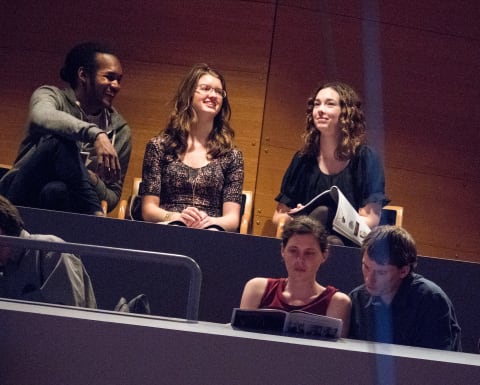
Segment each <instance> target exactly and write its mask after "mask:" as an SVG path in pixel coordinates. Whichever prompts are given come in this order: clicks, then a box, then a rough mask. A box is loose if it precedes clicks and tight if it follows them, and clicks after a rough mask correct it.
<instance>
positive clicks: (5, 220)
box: [0, 195, 25, 237]
mask: <svg viewBox="0 0 480 385" xmlns="http://www.w3.org/2000/svg"><path fill="white" fill-rule="evenodd" d="M0 228H1V229H2V230H3V233H4V235H9V236H11V237H18V236H19V235H20V233H21V232H22V230H23V229H24V228H25V226H24V224H23V220H22V218H21V217H20V213H19V212H18V210H17V208H16V207H15V206H14V205H13V204H11V203H10V201H9V200H8V199H7V198H5V197H4V196H2V195H0Z"/></svg>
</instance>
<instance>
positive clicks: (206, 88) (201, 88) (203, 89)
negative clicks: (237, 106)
mask: <svg viewBox="0 0 480 385" xmlns="http://www.w3.org/2000/svg"><path fill="white" fill-rule="evenodd" d="M197 91H198V92H199V93H201V94H203V95H208V94H209V93H210V91H213V92H215V95H217V96H218V97H221V98H225V97H226V96H227V91H225V90H222V89H221V88H215V87H212V86H210V85H208V84H199V85H198V87H197Z"/></svg>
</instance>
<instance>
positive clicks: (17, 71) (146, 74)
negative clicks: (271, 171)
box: [0, 0, 274, 215]
mask: <svg viewBox="0 0 480 385" xmlns="http://www.w3.org/2000/svg"><path fill="white" fill-rule="evenodd" d="M113 5H114V6H113ZM273 16H274V4H273V2H272V1H224V2H222V5H221V6H219V4H218V2H216V1H213V0H211V1H176V0H171V1H161V2H155V1H147V2H142V3H135V2H129V1H117V2H115V3H112V2H111V1H105V0H103V1H87V2H84V3H82V4H79V5H76V4H73V3H72V4H70V3H69V4H63V3H58V4H51V6H50V7H45V6H44V5H43V4H41V3H30V2H26V1H24V0H20V1H19V2H17V3H15V4H13V3H9V4H7V5H6V8H4V11H3V13H2V16H0V22H1V24H2V35H1V36H2V37H3V39H2V40H1V41H2V43H1V46H0V50H1V52H2V57H3V56H7V57H8V59H7V60H3V61H2V62H0V71H1V73H2V74H8V75H7V76H8V77H3V76H2V78H1V80H0V85H1V86H2V90H4V92H2V95H1V96H0V101H1V100H2V99H5V100H6V101H7V102H6V103H2V107H1V108H0V114H1V115H0V117H3V118H4V119H2V122H3V125H2V128H1V135H2V144H1V145H2V147H3V145H4V144H5V145H7V144H8V148H5V151H2V159H1V160H2V162H4V163H11V162H12V161H13V159H14V157H15V155H16V151H17V148H18V143H19V142H20V140H21V138H22V136H23V124H24V121H25V119H26V116H27V111H28V105H27V104H28V98H29V97H30V94H31V92H32V91H33V90H34V89H35V88H36V87H37V86H38V85H41V84H44V83H51V84H57V85H60V86H62V83H61V82H60V80H59V79H58V71H59V68H60V67H61V65H62V62H63V58H64V55H65V53H66V52H67V51H68V49H70V48H71V46H73V45H74V44H76V43H77V42H79V41H85V40H90V39H93V40H101V41H107V42H110V43H111V44H112V45H113V46H114V47H115V48H116V49H117V51H118V53H119V57H120V60H121V62H122V66H123V69H124V75H125V76H124V81H123V83H122V91H121V93H120V94H119V95H118V97H117V99H116V101H115V106H116V107H117V108H118V110H119V111H120V112H121V113H122V115H123V116H124V117H125V118H126V119H127V121H128V122H129V124H130V126H131V128H132V130H133V152H132V159H131V163H130V166H129V170H128V174H127V178H126V181H125V188H124V191H123V197H124V198H126V197H127V196H128V195H129V192H130V189H131V188H130V186H131V184H132V180H133V177H135V176H140V175H141V165H142V160H143V154H144V150H145V145H146V143H147V141H148V139H150V138H151V137H152V136H154V135H156V134H157V133H158V132H159V131H160V129H162V128H163V127H164V125H165V123H166V119H167V117H168V114H169V106H170V100H171V98H172V97H173V94H174V92H175V90H176V87H177V86H178V83H179V81H180V79H181V78H182V76H183V75H184V74H185V73H186V72H187V71H188V70H189V68H190V67H191V66H192V65H193V64H194V63H198V62H207V63H209V64H211V65H214V66H215V67H217V68H218V69H219V70H220V71H221V72H222V73H223V74H224V75H225V77H226V80H227V90H228V95H229V100H230V103H231V106H232V125H233V127H234V129H235V131H236V142H237V145H238V146H239V147H240V149H241V150H242V151H243V152H244V157H245V170H246V175H245V189H251V190H253V189H254V187H255V183H256V171H257V167H258V151H259V143H260V135H261V126H262V119H263V104H264V99H265V90H266V81H267V70H268V62H269V53H270V46H271V36H272V28H273V27H272V26H273ZM3 27H5V28H3ZM10 51H13V52H14V55H10ZM33 64H34V65H33ZM9 106H12V108H9ZM7 107H8V108H7ZM20 122H21V127H22V130H21V133H20V132H17V131H18V127H20ZM11 132H15V133H16V134H15V135H12V136H11V135H10V133H11ZM4 138H5V140H4ZM5 147H7V146H5ZM113 215H115V212H114V213H113Z"/></svg>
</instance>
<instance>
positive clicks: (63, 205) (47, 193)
mask: <svg viewBox="0 0 480 385" xmlns="http://www.w3.org/2000/svg"><path fill="white" fill-rule="evenodd" d="M39 198H40V205H41V207H42V208H45V209H48V210H69V209H70V195H69V192H68V188H67V185H66V184H65V183H64V182H60V181H54V182H50V183H47V184H46V185H45V186H44V187H43V188H42V190H41V191H40V197H39Z"/></svg>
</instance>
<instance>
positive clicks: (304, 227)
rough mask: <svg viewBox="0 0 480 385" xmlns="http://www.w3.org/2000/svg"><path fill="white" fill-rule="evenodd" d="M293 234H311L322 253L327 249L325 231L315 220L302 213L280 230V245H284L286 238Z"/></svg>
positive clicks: (286, 241)
mask: <svg viewBox="0 0 480 385" xmlns="http://www.w3.org/2000/svg"><path fill="white" fill-rule="evenodd" d="M295 234H312V235H313V236H314V237H315V239H316V240H317V242H318V246H319V247H320V250H321V252H322V253H324V252H325V251H326V250H327V232H326V230H325V227H323V225H322V224H321V223H320V222H318V221H317V220H315V219H313V218H311V217H308V216H305V215H302V216H299V217H295V218H293V219H292V220H291V221H290V222H288V223H287V224H286V225H285V227H284V229H283V232H282V245H283V247H285V246H286V245H287V243H288V240H289V239H290V238H291V237H292V236H293V235H295Z"/></svg>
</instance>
